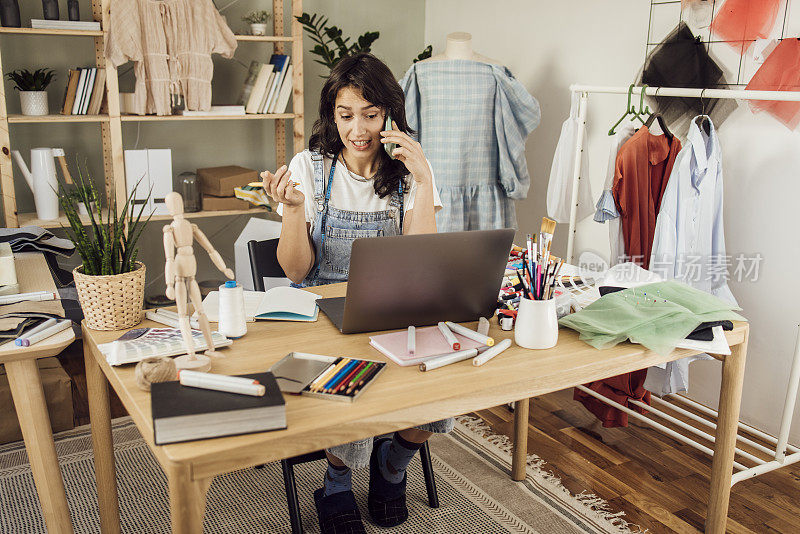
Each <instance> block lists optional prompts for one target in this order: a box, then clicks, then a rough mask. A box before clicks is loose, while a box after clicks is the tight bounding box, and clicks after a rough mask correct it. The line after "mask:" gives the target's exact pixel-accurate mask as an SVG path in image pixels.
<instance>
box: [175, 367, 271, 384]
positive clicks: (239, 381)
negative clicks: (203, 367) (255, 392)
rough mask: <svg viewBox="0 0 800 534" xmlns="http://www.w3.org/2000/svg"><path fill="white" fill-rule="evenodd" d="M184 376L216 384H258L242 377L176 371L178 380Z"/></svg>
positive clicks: (253, 380) (251, 379) (185, 370)
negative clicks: (209, 380) (207, 380)
mask: <svg viewBox="0 0 800 534" xmlns="http://www.w3.org/2000/svg"><path fill="white" fill-rule="evenodd" d="M184 376H186V377H188V378H198V379H211V380H215V381H217V382H230V383H231V384H242V385H252V384H259V383H260V382H259V381H258V380H255V379H253V378H245V377H243V376H229V375H219V374H215V373H203V372H200V371H190V370H188V369H183V370H180V371H178V378H181V377H184Z"/></svg>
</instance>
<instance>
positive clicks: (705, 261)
mask: <svg viewBox="0 0 800 534" xmlns="http://www.w3.org/2000/svg"><path fill="white" fill-rule="evenodd" d="M698 118H700V117H695V118H694V119H692V122H691V125H690V126H689V134H688V136H687V143H686V145H685V146H684V147H683V149H682V150H681V151H680V153H678V157H677V158H676V160H675V165H674V167H673V168H672V174H671V175H670V178H669V182H668V183H667V187H666V189H665V190H664V196H663V197H662V199H661V210H660V211H659V213H658V218H657V219H656V230H655V237H654V239H653V250H652V253H651V256H650V270H651V271H654V272H657V273H658V274H660V275H662V276H663V277H664V278H666V279H673V278H674V279H677V280H681V281H683V282H685V283H687V284H689V285H690V286H693V287H696V288H698V289H702V290H703V291H706V292H708V293H711V294H712V295H716V296H717V297H720V298H721V299H724V300H727V301H729V302H732V303H734V304H735V303H736V299H735V298H734V296H733V293H731V290H730V289H729V288H728V283H727V278H728V274H727V266H728V260H727V256H726V255H725V233H724V229H723V221H722V151H721V149H720V146H719V138H718V137H717V132H716V130H715V129H714V125H713V124H711V119H708V117H706V119H708V122H709V124H710V133H709V134H708V135H707V134H706V133H705V132H704V131H702V130H701V129H700V128H699V127H698V126H697V119H698Z"/></svg>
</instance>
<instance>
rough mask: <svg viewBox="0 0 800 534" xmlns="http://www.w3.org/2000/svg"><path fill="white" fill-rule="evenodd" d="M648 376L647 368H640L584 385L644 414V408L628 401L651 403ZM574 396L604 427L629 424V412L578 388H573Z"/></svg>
mask: <svg viewBox="0 0 800 534" xmlns="http://www.w3.org/2000/svg"><path fill="white" fill-rule="evenodd" d="M646 378H647V369H640V370H639V371H634V372H632V373H626V374H624V375H619V376H614V377H611V378H607V379H606V380H598V381H596V382H592V383H590V384H584V386H586V387H587V388H589V389H591V390H592V391H595V392H597V393H599V394H601V395H603V396H604V397H606V398H608V399H611V400H613V401H614V402H616V403H618V404H621V405H623V406H625V407H626V408H630V409H631V410H633V411H635V412H639V413H641V414H644V413H647V412H646V411H645V410H644V409H642V408H640V407H638V406H636V405H633V404H628V401H629V400H637V401H639V402H643V403H645V404H650V392H649V391H647V390H646V389H645V388H644V381H645V379H646ZM572 398H573V399H574V400H576V401H578V402H580V403H581V404H583V406H584V407H585V408H586V409H587V410H589V411H590V412H591V413H592V414H594V416H595V417H597V418H598V419H599V420H600V421H601V422H602V423H603V426H604V427H606V428H613V427H618V426H628V414H626V413H625V412H623V411H622V410H618V409H616V408H614V407H613V406H610V405H608V404H606V403H605V402H603V401H601V400H600V399H596V398H594V397H593V396H591V395H589V394H588V393H586V392H584V391H581V390H580V389H578V388H575V389H573V391H572Z"/></svg>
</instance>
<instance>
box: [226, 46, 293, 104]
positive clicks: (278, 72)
mask: <svg viewBox="0 0 800 534" xmlns="http://www.w3.org/2000/svg"><path fill="white" fill-rule="evenodd" d="M291 93H292V65H291V64H290V63H289V56H287V55H284V54H272V57H271V58H270V60H269V63H260V62H258V61H252V62H251V63H250V70H249V72H248V74H247V79H246V80H245V82H244V87H242V93H241V95H240V96H239V104H240V105H243V106H245V111H246V112H247V113H285V112H286V107H287V105H288V104H289V96H290V95H291Z"/></svg>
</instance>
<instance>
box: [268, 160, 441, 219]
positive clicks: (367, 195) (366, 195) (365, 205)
mask: <svg viewBox="0 0 800 534" xmlns="http://www.w3.org/2000/svg"><path fill="white" fill-rule="evenodd" d="M332 162H333V160H332V159H331V158H327V157H326V158H323V167H324V169H325V181H326V182H327V181H328V175H329V174H330V172H331V163H332ZM428 167H430V162H428ZM289 170H290V171H291V172H292V177H291V179H292V180H293V181H294V182H295V183H297V184H298V185H297V186H295V187H296V188H297V189H298V190H300V192H302V193H303V195H305V197H306V201H305V207H306V210H305V211H306V222H309V223H310V222H314V217H315V216H316V214H317V210H316V206H315V205H314V165H313V162H312V161H311V151H309V150H304V151H302V152H300V153H298V154H295V156H294V157H293V158H292V161H291V162H290V163H289ZM357 178H361V180H364V178H363V177H361V176H358V175H357V174H354V173H350V171H348V170H347V167H346V166H345V164H344V163H343V162H342V160H341V158H340V159H339V161H338V162H337V163H336V170H335V171H334V175H333V186H332V187H331V199H330V202H329V205H330V206H333V207H334V208H337V209H341V210H346V211H361V212H374V211H386V210H388V209H389V205H390V203H391V200H392V195H391V194H389V195H386V196H385V197H383V198H380V197H379V196H378V195H377V194H375V188H374V187H373V185H372V180H365V181H361V180H358V179H357ZM409 182H410V184H411V187H410V188H409V189H405V190H404V192H403V193H404V194H403V197H404V198H403V212H404V213H405V212H407V211H408V210H410V209H411V208H413V207H414V197H415V196H416V193H417V183H416V182H415V181H414V179H413V178H411V177H410V175H409V178H408V179H407V183H409ZM431 185H432V186H433V206H434V210H436V211H438V210H440V209H441V208H442V200H441V199H440V198H439V192H438V191H437V190H436V181H435V179H434V178H433V169H432V168H431ZM278 215H280V216H283V204H278Z"/></svg>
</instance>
